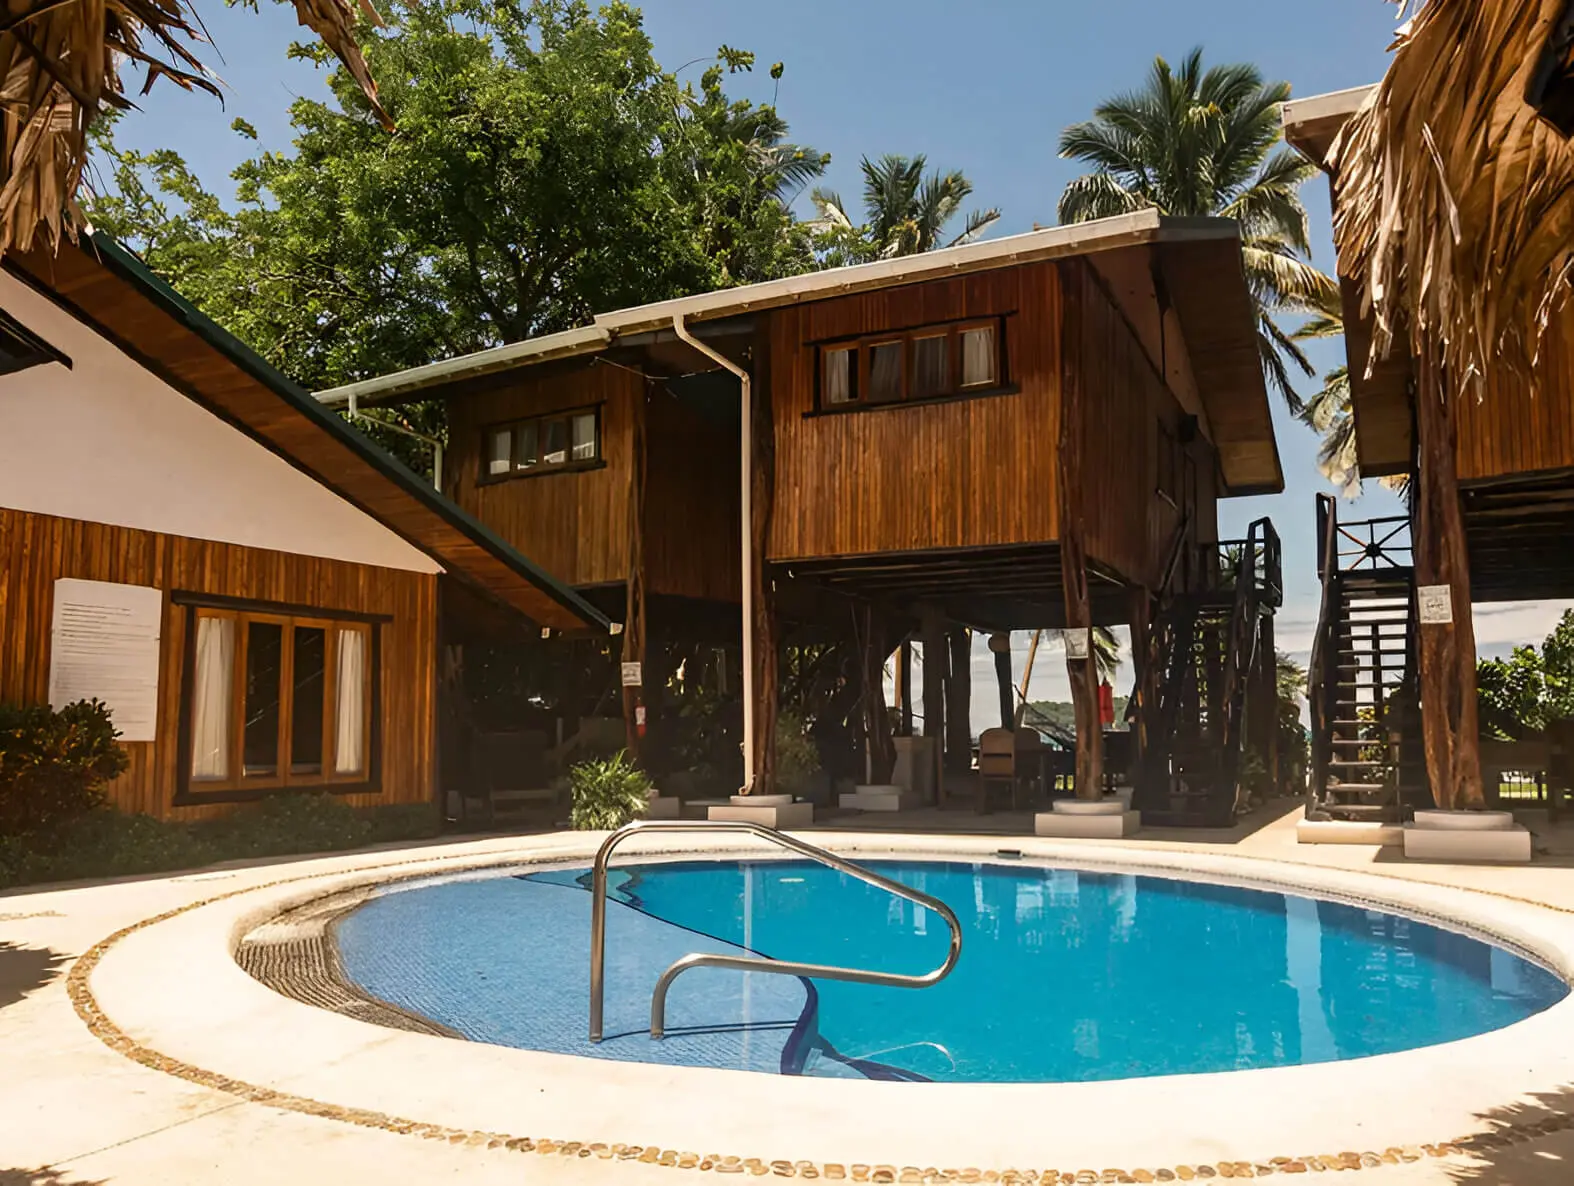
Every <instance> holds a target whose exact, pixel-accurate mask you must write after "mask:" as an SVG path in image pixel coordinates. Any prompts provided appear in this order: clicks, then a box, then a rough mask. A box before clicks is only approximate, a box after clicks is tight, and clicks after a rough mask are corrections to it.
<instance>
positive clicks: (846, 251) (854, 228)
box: [811, 155, 1000, 266]
mask: <svg viewBox="0 0 1574 1186" xmlns="http://www.w3.org/2000/svg"><path fill="white" fill-rule="evenodd" d="M928 164H929V161H928V158H927V157H924V156H922V155H919V156H913V157H905V156H893V155H886V156H882V157H880V158H879V159H877V160H871V159H870V158H869V157H864V159H863V162H862V165H861V167H862V169H863V178H864V193H863V198H864V211H863V221H862V222H860V223H855V222H854V221H853V217H852V214H851V213H850V212H849V210H848V207H847V204H846V203H845V202H843V201H842V198H841V195H840V194H838V193H836V192H835V191H833V190H829V189H816V190H815V191H814V193H813V194H812V195H811V199H812V200H813V202H814V204H815V207H816V208H817V209H818V210H819V212H820V217H819V219H818V221H817V222H816V224H815V229H816V232H817V234H818V237H819V245H820V249H821V252H822V256H823V260H822V262H824V263H826V264H829V265H833V266H834V265H840V264H855V263H867V262H869V261H870V260H876V259H891V258H894V257H896V256H900V255H916V254H918V253H919V252H924V251H933V250H934V249H935V248H936V247H957V246H960V245H961V244H963V243H971V242H972V241H973V240H975V239H977V238H978V237H979V236H981V235H983V234H984V232H985V231H987V230H988V229H989V228H990V227H992V226H993V225H994V224H995V223H996V222H998V221H999V220H1000V211H999V210H996V209H989V210H975V211H973V212H972V213H970V214H968V216H967V218H966V221H965V223H964V226H963V229H962V231H961V232H960V233H959V234H957V235H955V236H954V237H952V238H950V239H947V238H946V228H947V227H949V226H950V225H951V223H952V220H953V219H955V218H956V216H957V215H958V214H960V213H961V211H962V205H963V203H964V202H966V201H967V199H968V198H969V197H970V196H971V195H972V193H973V183H972V182H970V181H969V180H968V179H967V177H966V176H965V175H963V173H962V172H961V171H960V170H952V171H951V172H949V173H941V172H940V171H939V170H933V171H930V172H927V173H926V172H925V170H926V169H928Z"/></svg>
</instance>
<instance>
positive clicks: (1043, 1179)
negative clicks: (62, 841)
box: [66, 858, 1574, 1186]
mask: <svg viewBox="0 0 1574 1186" xmlns="http://www.w3.org/2000/svg"><path fill="white" fill-rule="evenodd" d="M428 859H429V858H421V859H418V860H414V861H400V862H395V863H391V864H389V865H385V866H377V867H372V868H368V869H365V870H356V872H366V873H371V872H377V871H378V870H379V869H388V870H393V869H397V868H399V867H400V866H405V865H412V864H424V863H426V861H427V860H428ZM1264 863H1265V864H1269V863H1272V862H1264ZM1283 863H1286V864H1300V862H1283ZM425 875H426V874H414V875H412V876H415V877H420V876H425ZM320 876H322V875H321V874H306V875H303V876H301V877H289V878H283V879H281V880H278V881H271V882H267V883H265V884H262V885H254V886H248V887H246V888H244V889H237V890H230V891H229V892H227V893H223V894H216V895H214V896H213V897H210V898H203V899H201V900H199V901H196V902H188V903H187V904H186V905H184V906H177V907H175V908H173V909H171V910H166V911H164V912H163V913H162V914H156V915H153V916H151V917H149V918H144V919H142V920H141V921H139V922H135V923H132V924H131V925H129V926H126V927H122V928H121V929H120V930H118V931H116V932H115V933H114V934H112V935H109V936H108V937H106V938H104V939H101V940H99V941H98V942H97V943H95V944H94V945H93V946H92V947H90V948H89V949H88V950H87V951H86V952H84V953H83V954H82V955H81V956H79V957H78V958H77V960H76V961H75V963H73V964H72V966H71V971H70V973H69V974H68V975H67V977H66V991H67V993H68V994H69V995H70V998H71V1003H72V1006H73V1007H74V1008H75V1009H76V1013H77V1016H78V1017H80V1018H81V1019H82V1022H83V1024H84V1025H86V1026H87V1028H88V1031H89V1032H90V1033H92V1034H93V1036H94V1037H96V1038H98V1040H99V1041H101V1042H103V1043H104V1045H106V1046H108V1047H109V1048H110V1049H111V1050H113V1051H115V1052H116V1053H117V1054H120V1055H122V1056H123V1057H125V1058H128V1059H130V1060H131V1061H132V1062H135V1063H138V1064H140V1065H141V1066H144V1067H147V1068H149V1069H150V1070H155V1071H162V1072H163V1073H165V1074H167V1075H173V1076H175V1077H176V1078H179V1079H184V1080H185V1081H186V1082H188V1083H193V1084H196V1085H197V1086H199V1087H206V1088H208V1089H210V1090H213V1091H221V1092H224V1093H225V1094H227V1095H232V1096H234V1097H236V1098H237V1099H240V1100H245V1101H248V1102H250V1103H256V1104H261V1105H263V1106H265V1107H269V1108H277V1109H279V1110H281V1111H286V1112H296V1113H299V1114H301V1115H305V1116H316V1117H319V1118H321V1119H325V1120H337V1121H340V1122H342V1123H345V1124H353V1125H355V1126H357V1127H360V1128H370V1129H378V1130H381V1131H383V1132H391V1133H399V1134H403V1135H407V1136H413V1137H420V1138H422V1139H423V1140H429V1141H442V1142H445V1143H447V1144H449V1145H456V1146H457V1145H463V1146H468V1147H472V1148H486V1149H505V1150H509V1151H512V1152H519V1153H535V1154H537V1155H540V1156H557V1157H572V1158H592V1157H594V1158H598V1159H600V1160H603V1161H607V1160H617V1161H632V1162H636V1163H638V1164H642V1165H654V1166H662V1167H666V1168H675V1169H682V1170H697V1171H709V1172H713V1173H718V1174H748V1175H750V1176H752V1177H764V1176H766V1175H771V1176H774V1177H778V1178H805V1179H815V1178H826V1179H829V1180H831V1181H852V1182H872V1183H877V1184H880V1186H885V1184H888V1183H898V1184H901V1186H909V1184H917V1183H924V1184H932V1183H950V1182H959V1183H963V1184H964V1186H973V1184H975V1183H990V1184H993V1183H1001V1184H1003V1186H1094V1184H1096V1183H1132V1182H1142V1183H1148V1182H1192V1181H1207V1180H1210V1179H1214V1178H1266V1177H1270V1176H1273V1175H1276V1174H1305V1173H1325V1172H1329V1171H1345V1170H1369V1169H1381V1168H1382V1167H1384V1166H1389V1165H1399V1164H1402V1163H1408V1162H1416V1161H1421V1160H1422V1159H1424V1158H1443V1157H1451V1156H1459V1155H1469V1154H1471V1153H1474V1152H1484V1151H1488V1150H1495V1149H1505V1148H1509V1147H1511V1146H1515V1145H1522V1144H1526V1143H1528V1142H1530V1141H1534V1140H1536V1139H1538V1138H1540V1137H1543V1136H1547V1135H1550V1134H1552V1133H1557V1132H1565V1131H1568V1130H1571V1129H1574V1107H1571V1108H1566V1109H1546V1114H1545V1116H1543V1118H1541V1119H1539V1120H1531V1121H1523V1122H1520V1123H1514V1124H1505V1125H1501V1126H1499V1127H1497V1128H1493V1129H1490V1130H1488V1131H1484V1132H1479V1133H1472V1134H1469V1135H1466V1136H1462V1137H1458V1138H1456V1139H1454V1140H1452V1141H1445V1142H1439V1143H1437V1144H1427V1145H1412V1146H1406V1147H1404V1148H1400V1147H1398V1146H1392V1147H1390V1148H1388V1149H1385V1150H1384V1151H1383V1152H1381V1153H1375V1152H1364V1153H1351V1152H1345V1153H1331V1154H1319V1155H1306V1156H1301V1157H1273V1158H1268V1159H1265V1160H1262V1161H1221V1162H1217V1163H1215V1164H1212V1165H1177V1166H1174V1167H1161V1168H1157V1169H1130V1170H1124V1169H1103V1170H1094V1169H1080V1170H1058V1169H1004V1170H1002V1169H988V1170H980V1169H977V1168H972V1167H969V1168H966V1169H936V1168H935V1167H933V1166H930V1167H927V1168H919V1167H917V1166H894V1165H868V1164H863V1163H848V1164H843V1163H839V1162H814V1161H787V1160H783V1159H776V1160H765V1159H762V1158H757V1157H749V1158H744V1157H740V1156H737V1155H725V1156H724V1155H721V1154H716V1153H705V1154H699V1153H688V1152H679V1151H678V1150H674V1149H663V1148H661V1147H660V1146H658V1145H624V1144H608V1143H605V1142H600V1141H597V1142H584V1141H560V1140H552V1139H546V1138H540V1137H536V1138H531V1137H519V1136H511V1135H509V1134H507V1133H497V1132H481V1131H475V1130H469V1129H461V1128H450V1127H448V1126H446V1125H440V1124H426V1123H423V1122H421V1121H417V1120H409V1119H405V1118H403V1117H399V1116H390V1115H388V1114H387V1113H384V1112H374V1111H370V1110H368V1109H364V1108H350V1107H344V1106H342V1105H339V1104H329V1103H324V1102H322V1101H321V1100H314V1099H310V1098H308V1097H306V1096H299V1095H292V1094H290V1093H289V1092H283V1091H276V1090H274V1089H273V1088H271V1087H262V1086H259V1085H257V1084H253V1083H245V1082H242V1081H241V1080H238V1079H232V1078H229V1077H228V1076H225V1075H220V1074H217V1073H216V1072H213V1071H208V1070H204V1069H203V1068H201V1067H198V1066H194V1065H192V1064H191V1063H188V1062H183V1061H181V1060H179V1059H175V1058H170V1057H168V1056H166V1055H163V1054H160V1053H159V1052H158V1051H156V1050H153V1049H151V1048H149V1047H147V1046H145V1045H143V1044H142V1043H140V1042H138V1041H137V1040H136V1039H134V1038H132V1037H131V1036H130V1035H129V1034H127V1033H126V1032H125V1031H124V1030H122V1029H121V1028H120V1027H119V1026H117V1025H116V1024H115V1023H114V1022H113V1021H111V1020H110V1019H109V1016H108V1015H107V1014H106V1013H105V1012H104V1011H103V1010H102V1009H101V1008H100V1007H99V1004H98V1000H97V998H95V997H94V995H93V991H92V988H91V986H90V984H89V981H90V979H91V978H92V975H93V971H94V969H95V968H97V967H98V965H99V963H100V961H102V960H103V958H104V956H105V955H107V954H108V953H109V951H110V950H111V949H112V948H113V947H114V946H115V945H116V944H118V943H119V942H120V941H121V940H123V939H125V938H127V937H128V936H130V935H133V934H135V933H136V932H138V931H140V930H144V929H146V928H147V927H151V926H155V925H157V924H158V923H161V922H166V921H168V920H169V919H171V918H175V917H177V916H179V915H182V914H186V913H188V912H190V911H193V910H198V909H200V908H202V907H204V906H211V905H214V904H215V903H218V902H222V901H225V900H227V899H229V898H234V897H239V896H240V895H242V894H249V893H255V892H257V891H259V890H268V889H276V888H278V887H279V886H283V885H290V884H292V883H295V882H299V881H310V880H313V879H315V878H317V877H320ZM1483 892H1486V893H1489V894H1491V891H1483ZM1492 896H1496V897H1504V898H1507V897H1511V895H1508V894H1493V895H1492ZM1514 900H1517V901H1526V902H1527V903H1528V904H1531V905H1538V906H1542V905H1544V904H1543V903H1534V902H1529V900H1528V899H1514ZM1551 909H1554V910H1556V909H1559V908H1558V907H1551ZM1563 912H1564V913H1569V911H1563Z"/></svg>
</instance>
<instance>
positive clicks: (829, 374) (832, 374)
mask: <svg viewBox="0 0 1574 1186" xmlns="http://www.w3.org/2000/svg"><path fill="white" fill-rule="evenodd" d="M854 354H855V352H854V351H852V350H827V351H826V352H825V355H824V358H825V379H824V382H823V383H822V385H821V388H820V395H821V402H822V403H824V404H825V405H826V406H828V407H829V406H831V405H833V404H845V403H848V402H850V401H851V400H852V398H853V361H854Z"/></svg>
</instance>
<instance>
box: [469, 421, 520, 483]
mask: <svg viewBox="0 0 1574 1186" xmlns="http://www.w3.org/2000/svg"><path fill="white" fill-rule="evenodd" d="M471 439H472V440H474V439H475V438H474V437H472V438H471ZM513 449H514V434H513V433H511V432H510V431H509V430H508V429H506V428H495V429H493V430H492V431H491V432H490V433H489V434H488V435H487V444H486V472H487V473H488V474H491V475H493V476H496V475H498V474H506V473H507V472H508V471H509V468H510V467H511V466H512V465H513V458H514V452H513Z"/></svg>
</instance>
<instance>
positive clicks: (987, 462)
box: [769, 264, 1060, 560]
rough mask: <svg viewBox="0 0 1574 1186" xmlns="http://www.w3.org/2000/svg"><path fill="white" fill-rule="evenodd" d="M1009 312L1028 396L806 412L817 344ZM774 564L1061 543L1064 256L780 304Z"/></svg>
mask: <svg viewBox="0 0 1574 1186" xmlns="http://www.w3.org/2000/svg"><path fill="white" fill-rule="evenodd" d="M996 315H1005V337H1006V349H1007V352H1008V359H1009V362H1008V367H1007V371H1008V378H1009V379H1010V381H1011V382H1013V383H1015V384H1017V385H1019V386H1020V388H1021V390H1020V391H1019V392H1018V393H1017V394H1014V395H998V396H984V397H979V398H975V399H959V400H953V401H949V402H945V403H933V404H915V405H912V406H902V405H896V406H888V407H882V408H878V409H874V410H871V411H857V412H843V413H831V414H828V415H819V416H806V415H805V413H808V412H811V411H812V410H813V408H814V387H815V374H814V369H815V365H816V361H815V360H816V350H815V347H814V345H813V344H812V343H815V342H818V341H824V340H826V339H833V338H839V337H847V336H852V335H857V334H863V333H872V332H876V331H882V330H896V329H908V328H913V327H916V326H921V325H927V324H933V323H937V322H945V321H952V320H958V319H963V318H969V317H987V316H996ZM769 318H770V328H769V332H770V358H771V365H770V383H771V394H772V400H773V402H774V405H775V418H776V509H775V519H774V523H773V526H772V531H771V541H770V547H769V557H770V559H772V560H787V559H799V558H806V557H816V556H846V555H857V554H860V553H868V552H886V551H912V550H920V549H926V548H957V547H977V546H986V545H993V544H1011V543H1033V542H1039V541H1048V540H1053V539H1054V538H1055V537H1056V531H1057V527H1058V518H1057V514H1058V512H1057V508H1056V494H1055V470H1054V458H1055V451H1056V447H1057V444H1058V441H1059V434H1060V413H1059V400H1060V395H1059V370H1060V359H1059V353H1060V352H1059V345H1060V342H1059V338H1060V334H1059V323H1060V287H1059V283H1058V280H1057V277H1056V273H1055V268H1054V265H1053V264H1031V265H1025V266H1023V267H1019V268H1010V269H1003V270H1000V271H994V272H987V273H979V274H975V275H969V276H962V277H956V278H954V279H948V280H939V281H932V282H929V283H926V284H915V285H910V286H908V287H905V288H896V289H888V290H885V291H880V292H873V293H865V294H859V295H854V296H847V297H840V298H836V299H833V300H826V301H818V302H815V303H814V304H811V305H806V306H801V307H795V308H787V309H780V310H776V311H774V312H772V313H771V314H769Z"/></svg>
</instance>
